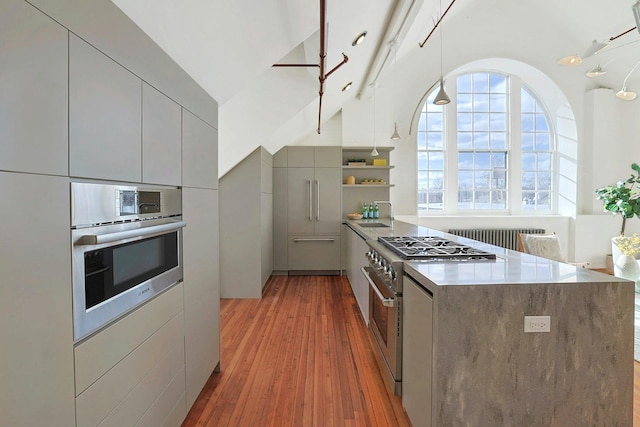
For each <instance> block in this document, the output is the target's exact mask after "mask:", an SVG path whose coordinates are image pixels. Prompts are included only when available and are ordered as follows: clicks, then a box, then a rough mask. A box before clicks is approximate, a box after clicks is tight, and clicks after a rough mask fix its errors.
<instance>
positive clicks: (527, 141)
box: [522, 133, 535, 151]
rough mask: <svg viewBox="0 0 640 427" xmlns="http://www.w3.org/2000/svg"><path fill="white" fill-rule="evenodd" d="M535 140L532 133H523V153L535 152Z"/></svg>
mask: <svg viewBox="0 0 640 427" xmlns="http://www.w3.org/2000/svg"><path fill="white" fill-rule="evenodd" d="M534 139H535V136H534V134H532V133H523V134H522V151H531V150H533V141H534Z"/></svg>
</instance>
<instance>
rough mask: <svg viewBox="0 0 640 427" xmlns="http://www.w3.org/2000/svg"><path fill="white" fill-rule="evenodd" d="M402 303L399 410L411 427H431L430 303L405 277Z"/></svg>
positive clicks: (431, 327) (416, 286)
mask: <svg viewBox="0 0 640 427" xmlns="http://www.w3.org/2000/svg"><path fill="white" fill-rule="evenodd" d="M402 302H403V318H402V321H403V338H402V406H404V409H405V410H406V411H407V415H409V419H410V420H411V424H412V425H413V426H415V427H424V426H431V400H432V392H431V376H432V365H433V299H432V297H431V296H430V295H429V294H428V293H427V292H426V291H425V290H424V289H423V288H422V287H421V286H419V285H418V284H417V283H416V282H414V281H413V280H412V279H410V278H409V277H408V276H406V275H405V276H404V297H403V301H402Z"/></svg>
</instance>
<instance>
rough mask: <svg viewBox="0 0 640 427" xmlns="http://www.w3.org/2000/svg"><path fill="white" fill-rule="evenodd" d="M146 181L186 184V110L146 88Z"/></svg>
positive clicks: (144, 106) (143, 87)
mask: <svg viewBox="0 0 640 427" xmlns="http://www.w3.org/2000/svg"><path fill="white" fill-rule="evenodd" d="M142 182H145V183H149V184H166V185H176V186H179V185H181V184H182V108H181V107H180V105H178V104H176V103H175V102H173V101H172V100H171V99H169V98H168V97H167V96H165V95H164V94H163V93H161V92H159V91H157V90H156V89H154V88H153V87H151V86H149V85H148V84H146V83H143V85H142Z"/></svg>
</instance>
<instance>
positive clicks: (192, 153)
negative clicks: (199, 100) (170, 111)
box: [182, 109, 218, 188]
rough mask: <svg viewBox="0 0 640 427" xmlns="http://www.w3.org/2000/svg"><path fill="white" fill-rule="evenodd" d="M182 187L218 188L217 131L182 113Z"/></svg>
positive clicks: (185, 111) (194, 117)
mask: <svg viewBox="0 0 640 427" xmlns="http://www.w3.org/2000/svg"><path fill="white" fill-rule="evenodd" d="M182 185H184V186H185V187H194V188H218V131H217V130H216V129H215V128H214V127H211V126H209V125H208V124H207V123H205V122H204V121H202V120H201V119H200V118H198V117H196V116H195V115H193V114H192V113H191V112H189V111H188V110H184V109H183V111H182Z"/></svg>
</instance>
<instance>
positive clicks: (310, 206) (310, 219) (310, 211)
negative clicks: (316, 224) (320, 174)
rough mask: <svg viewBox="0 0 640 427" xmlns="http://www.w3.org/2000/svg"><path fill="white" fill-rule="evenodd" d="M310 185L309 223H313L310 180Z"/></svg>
mask: <svg viewBox="0 0 640 427" xmlns="http://www.w3.org/2000/svg"><path fill="white" fill-rule="evenodd" d="M308 183H309V221H313V206H312V203H311V180H309V181H308Z"/></svg>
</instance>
